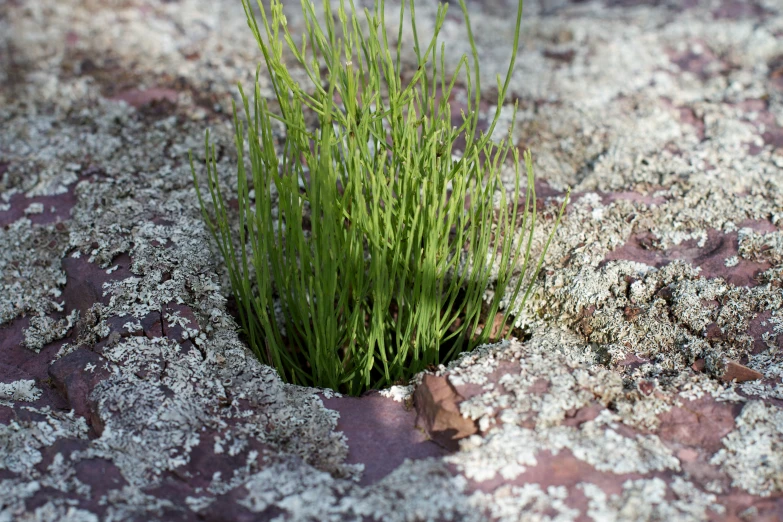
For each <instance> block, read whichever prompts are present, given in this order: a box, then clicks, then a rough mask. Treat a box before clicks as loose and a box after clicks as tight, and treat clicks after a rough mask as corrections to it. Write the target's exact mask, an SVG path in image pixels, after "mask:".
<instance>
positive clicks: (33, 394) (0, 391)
mask: <svg viewBox="0 0 783 522" xmlns="http://www.w3.org/2000/svg"><path fill="white" fill-rule="evenodd" d="M42 393H43V392H42V391H41V389H40V388H38V387H37V386H36V385H35V381H34V380H33V379H23V380H21V381H14V382H8V383H3V382H0V401H25V402H33V401H36V400H38V399H39V398H40V397H41V394H42Z"/></svg>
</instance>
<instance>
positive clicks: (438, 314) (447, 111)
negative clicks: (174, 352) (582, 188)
mask: <svg viewBox="0 0 783 522" xmlns="http://www.w3.org/2000/svg"><path fill="white" fill-rule="evenodd" d="M460 5H461V7H462V11H463V13H464V15H465V21H466V26H467V32H468V38H469V41H470V45H471V47H472V54H473V56H472V59H470V60H469V59H468V57H467V56H463V57H462V59H461V60H460V61H459V64H458V66H457V68H456V71H455V72H454V74H453V76H451V77H450V78H447V77H446V75H445V58H444V50H445V49H444V47H445V46H444V45H443V44H441V45H440V47H438V34H439V31H440V29H441V27H442V25H443V22H444V20H445V16H446V10H447V6H444V5H441V6H440V7H439V8H438V11H437V16H436V22H435V29H434V34H433V36H432V38H431V40H430V41H429V42H427V43H426V44H422V42H420V41H419V32H418V31H417V27H416V18H415V11H414V9H415V6H414V2H413V0H411V1H410V3H409V4H408V5H407V6H406V3H405V2H404V1H403V3H402V6H401V9H400V23H399V29H398V32H397V44H396V49H392V48H391V47H390V45H389V38H388V35H387V29H386V27H387V26H386V20H385V14H384V13H385V10H384V2H383V0H380V1H379V0H376V1H375V4H374V8H373V10H372V11H370V10H368V9H365V10H364V11H363V12H360V11H358V10H357V9H356V7H355V6H354V3H353V0H349V1H348V5H346V2H345V1H344V0H341V1H340V4H339V7H338V8H337V10H336V12H335V11H334V10H333V9H332V8H331V6H330V2H329V1H328V0H327V1H324V2H323V10H324V17H323V20H325V21H324V22H322V23H319V17H318V16H317V14H316V12H315V9H314V6H313V4H312V3H311V2H309V1H307V0H303V1H302V11H303V14H304V23H305V27H306V32H305V34H303V35H302V37H301V43H300V44H297V41H296V40H295V39H294V37H293V35H292V34H291V33H290V32H289V30H288V27H287V22H286V18H285V16H284V14H283V6H282V3H281V2H280V1H279V0H273V1H272V3H271V7H270V10H269V12H267V10H266V9H265V8H264V6H263V5H261V4H260V2H259V9H260V12H261V17H260V18H261V23H260V24H259V22H258V20H257V18H256V16H255V14H254V12H253V8H252V6H251V5H250V3H249V1H248V0H243V6H244V8H245V13H246V15H247V20H248V25H249V27H250V29H251V30H252V32H253V35H254V37H255V39H256V42H257V43H258V46H259V47H260V49H261V51H262V53H263V55H264V60H265V65H266V74H267V75H268V78H269V80H270V82H271V86H272V89H273V91H274V94H275V97H276V106H277V107H276V109H275V110H274V111H272V110H270V107H269V105H268V103H267V101H266V100H265V99H264V98H263V97H262V96H261V93H260V88H259V85H258V82H256V85H255V89H254V92H253V93H252V96H248V95H246V93H245V92H244V91H243V90H242V88H241V86H240V94H241V99H242V109H243V110H244V114H245V116H246V118H245V121H243V120H242V119H240V117H239V114H238V112H237V108H236V106H234V124H235V132H236V147H237V151H238V153H239V161H238V168H237V183H238V193H237V200H238V217H236V218H234V217H233V216H234V214H233V213H232V212H230V211H229V209H228V205H227V200H226V197H225V196H224V194H223V193H222V191H221V188H220V186H219V183H218V179H219V176H218V171H217V158H216V153H215V149H214V146H211V145H210V142H209V134H208V133H207V140H206V141H207V143H206V165H207V186H208V189H209V195H210V199H211V204H212V205H211V209H212V212H210V208H209V206H208V205H207V203H206V202H205V200H204V198H203V197H202V193H201V190H200V188H199V183H198V179H197V176H196V173H195V169H194V170H193V177H194V182H195V183H196V188H197V192H198V198H199V202H200V204H201V208H202V212H203V215H204V219H205V221H206V223H207V225H208V227H209V230H210V231H211V233H212V235H213V237H214V239H215V241H216V243H217V246H218V248H219V250H220V252H221V254H222V256H223V258H224V260H225V262H226V264H227V267H228V273H229V277H230V280H231V285H232V290H233V295H234V298H235V300H236V304H237V308H238V316H239V321H240V324H241V327H242V330H243V332H244V334H245V336H246V338H247V340H248V343H249V345H250V347H251V348H252V349H253V351H254V352H255V353H256V355H257V356H258V357H259V358H260V359H261V360H262V361H263V362H265V363H267V364H270V365H272V366H274V367H275V368H276V369H277V371H278V372H279V373H280V376H281V377H282V378H283V379H284V380H286V381H288V382H292V383H297V384H302V385H312V386H317V387H325V388H332V389H334V390H337V391H340V392H343V393H348V394H351V395H358V394H361V393H362V392H363V391H365V390H367V389H370V388H377V387H382V386H387V385H390V384H392V383H395V382H405V381H406V380H407V379H408V378H410V377H411V376H412V375H413V374H415V373H416V372H419V371H421V370H423V369H425V368H427V367H428V366H430V365H437V364H439V363H443V362H445V361H447V360H449V359H452V358H454V357H455V356H456V355H457V354H458V353H460V352H461V351H463V350H465V349H471V348H473V347H475V346H476V345H479V344H482V343H486V342H488V341H489V340H490V337H491V335H492V330H493V329H494V330H495V331H503V326H504V325H505V324H506V323H507V322H508V320H509V316H510V313H511V311H512V310H511V307H510V306H509V307H506V309H505V311H504V312H503V313H502V323H503V324H501V325H499V328H498V324H497V321H493V318H495V317H496V316H498V314H499V313H500V310H501V300H507V302H510V303H514V302H516V300H517V298H518V297H519V296H520V294H522V301H523V302H524V301H525V300H526V299H527V296H528V294H529V293H530V286H527V287H525V288H522V281H523V280H529V281H532V279H533V277H528V278H527V279H526V278H525V277H524V276H525V274H526V272H529V271H531V270H532V271H534V272H537V271H538V269H539V267H540V265H541V262H542V261H543V254H542V257H541V258H540V259H538V260H537V262H536V261H535V260H533V261H531V246H532V238H533V228H534V226H535V222H536V206H535V192H534V188H533V171H532V165H531V160H530V155H529V153H526V154H525V155H524V165H525V171H524V174H523V173H522V171H521V167H520V157H519V151H518V150H517V149H516V147H515V146H514V145H513V144H512V142H511V132H510V131H511V129H509V134H508V136H507V137H506V138H504V139H502V140H500V141H498V142H496V141H493V140H492V139H491V137H492V136H493V132H494V130H495V126H496V124H497V122H498V119H499V115H500V112H499V111H500V107H501V106H502V102H503V100H504V98H505V95H506V92H507V90H508V84H509V80H510V77H511V72H512V70H513V66H514V61H515V59H516V50H517V47H518V43H519V27H520V23H521V16H522V1H521V0H520V2H519V8H518V12H517V18H516V24H517V25H516V32H515V36H514V42H513V47H512V57H511V63H510V64H509V69H508V73H507V75H506V78H505V81H504V82H503V83H501V82H500V79H498V102H497V110H496V112H495V115H494V118H493V119H492V121H491V123H490V125H489V128H488V130H487V131H486V132H484V133H482V132H479V131H478V124H479V114H478V108H479V102H480V100H481V88H480V81H479V63H478V56H477V54H478V53H477V51H476V45H475V42H474V39H473V34H472V32H471V29H470V24H469V20H468V16H467V9H466V7H465V5H464V2H462V1H461V2H460ZM406 7H407V9H408V11H409V15H410V16H409V19H410V23H411V28H412V31H413V42H412V43H413V50H414V52H415V56H416V61H417V68H416V69H415V70H412V71H410V73H409V74H407V77H408V79H407V80H406V81H403V79H402V78H404V77H406V71H405V70H403V68H402V66H401V55H402V45H403V37H402V35H403V25H404V20H405V19H406V12H405V11H406ZM283 42H285V44H286V47H287V54H288V55H289V56H290V57H292V59H293V60H294V62H295V63H296V64H297V67H299V68H301V70H302V71H304V75H305V76H306V78H307V79H308V80H309V82H308V85H307V86H306V87H305V86H302V85H300V83H299V82H298V81H297V80H295V79H294V77H293V76H292V75H291V73H290V71H289V70H288V68H287V66H286V64H285V59H284V55H283V47H284V46H283ZM460 78H463V80H464V85H465V86H466V89H467V112H463V113H462V123H461V125H459V126H454V125H452V113H451V108H450V105H449V99H450V97H451V94H452V91H453V89H454V86H455V84H456V82H457V81H458V79H460ZM273 120H277V122H280V123H282V126H283V127H284V128H285V139H283V140H278V139H277V138H276V135H275V132H273V128H274V127H275V125H274V123H275V122H274V121H273ZM278 126H279V124H278ZM512 127H513V123H512ZM458 140H460V141H462V142H464V146H463V147H462V151H461V153H460V152H459V151H457V150H456V149H455V143H457V142H458ZM509 159H513V164H514V166H515V169H516V181H515V186H514V190H513V191H511V192H510V193H507V192H508V191H507V190H506V188H505V187H504V186H503V184H502V182H501V177H500V171H501V168H502V167H503V165H504V164H505V163H506V161H507V160H509ZM191 166H192V161H191ZM523 185H524V187H525V188H523ZM561 213H562V209H561ZM234 219H238V223H237V222H236V221H233V222H232V220H234ZM558 220H559V218H558ZM550 240H551V236H550ZM547 245H548V243H547ZM527 275H528V276H530V275H531V274H529V273H528V274H527ZM512 276H518V277H517V278H516V279H513V277H512ZM512 281H515V282H514V283H513V284H512ZM490 285H494V293H493V297H492V298H491V299H489V301H488V302H484V299H483V297H484V294H485V291H486V290H487V288H488V287H489V286H490ZM487 318H488V319H487ZM483 319H486V320H483ZM493 323H494V324H493Z"/></svg>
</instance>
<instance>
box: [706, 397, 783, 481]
mask: <svg viewBox="0 0 783 522" xmlns="http://www.w3.org/2000/svg"><path fill="white" fill-rule="evenodd" d="M736 423H737V429H736V430H734V431H732V432H731V433H729V434H728V435H726V437H724V438H723V440H722V443H723V448H722V449H721V450H719V451H718V452H717V453H716V454H715V455H714V456H713V457H712V459H710V463H711V464H715V465H717V466H720V468H721V469H723V470H724V471H725V472H726V473H728V475H729V476H730V477H731V478H732V485H733V486H736V487H738V488H742V489H744V490H745V491H747V492H749V493H751V494H753V495H761V496H769V495H771V494H773V493H777V492H780V491H781V490H783V411H781V410H780V409H779V408H777V407H776V406H772V405H767V404H764V403H763V402H761V401H758V400H755V401H749V402H748V403H747V404H746V405H745V407H744V408H743V409H742V413H741V414H740V415H739V417H737V419H736Z"/></svg>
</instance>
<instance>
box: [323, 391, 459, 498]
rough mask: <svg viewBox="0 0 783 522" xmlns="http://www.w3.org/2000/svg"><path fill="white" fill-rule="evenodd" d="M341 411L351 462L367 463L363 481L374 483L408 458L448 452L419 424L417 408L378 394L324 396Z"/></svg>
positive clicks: (341, 426)
mask: <svg viewBox="0 0 783 522" xmlns="http://www.w3.org/2000/svg"><path fill="white" fill-rule="evenodd" d="M322 400H323V403H324V406H326V407H327V408H329V409H331V410H337V411H338V412H340V419H339V420H338V421H337V430H338V431H342V432H343V433H344V434H345V436H346V437H347V439H348V447H349V448H350V450H349V453H348V459H347V462H348V463H349V464H357V463H361V464H364V473H363V474H362V478H361V482H360V483H361V484H374V483H375V482H377V481H379V480H380V479H382V478H383V477H385V476H386V475H388V474H389V473H391V472H392V471H393V470H394V469H395V468H397V467H398V466H399V465H400V464H402V462H403V461H404V460H405V459H421V458H426V457H438V456H441V455H444V454H446V453H447V452H446V451H445V450H444V449H443V448H442V447H441V446H439V445H438V444H436V443H434V442H432V441H431V440H429V438H428V437H427V435H426V434H425V433H424V432H422V431H421V430H419V429H418V428H417V427H416V411H415V410H413V409H410V408H406V406H405V405H404V404H403V403H400V402H395V401H394V400H393V399H391V398H387V397H383V396H381V395H379V394H378V393H370V394H368V395H364V396H362V397H334V398H331V399H327V398H323V399H322Z"/></svg>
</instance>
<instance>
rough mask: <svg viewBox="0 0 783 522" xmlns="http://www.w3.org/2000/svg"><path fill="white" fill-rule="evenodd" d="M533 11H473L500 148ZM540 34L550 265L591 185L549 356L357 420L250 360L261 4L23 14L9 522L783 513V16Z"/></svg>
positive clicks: (544, 292)
mask: <svg viewBox="0 0 783 522" xmlns="http://www.w3.org/2000/svg"><path fill="white" fill-rule="evenodd" d="M284 4H285V6H284V8H285V10H286V16H287V19H288V24H289V28H290V29H291V31H292V33H293V34H300V33H301V31H302V29H303V27H304V26H303V23H302V17H301V15H299V14H297V5H296V2H293V3H290V5H289V3H287V2H286V3H284ZM513 4H514V2H512V1H511V0H482V1H481V2H478V1H476V2H468V8H469V9H470V12H471V15H472V27H473V31H474V34H475V35H476V39H477V45H478V52H479V56H480V60H481V71H482V86H484V88H485V92H484V96H483V99H482V100H481V104H480V108H481V111H482V114H481V116H480V123H479V128H480V130H484V129H486V128H488V124H489V121H490V116H491V109H492V107H493V104H494V103H495V102H496V96H495V94H494V93H493V88H494V82H495V76H496V75H497V74H504V73H505V69H506V66H507V62H506V60H507V58H508V56H507V54H508V42H509V41H510V40H511V37H512V36H513V33H512V32H511V30H512V28H511V21H510V19H509V16H508V14H509V13H510V12H512V11H513V9H514V7H515V6H514V5H513ZM362 5H367V3H366V2H365V3H364V4H362ZM387 7H388V9H389V12H388V13H387V21H389V22H390V23H391V25H394V24H393V18H394V16H396V13H397V12H398V9H399V2H398V1H391V0H389V2H387ZM455 7H456V4H455V3H454V2H451V6H450V10H449V14H448V16H447V18H446V23H445V26H444V28H443V31H442V33H441V34H442V36H443V38H444V41H445V42H446V43H447V52H448V53H449V56H448V57H447V62H446V66H447V68H452V69H453V68H454V67H455V66H456V63H457V60H458V58H459V54H460V53H462V52H469V51H470V49H469V46H468V43H467V39H466V38H465V33H464V23H463V22H462V18H461V15H460V13H459V9H455ZM525 10H526V12H525V17H524V21H523V30H522V39H523V41H522V45H521V47H520V54H519V57H518V60H517V64H516V69H515V73H514V75H513V77H512V80H511V83H510V90H511V92H510V99H509V102H508V103H506V105H505V106H504V108H503V110H502V112H501V118H500V121H499V122H498V128H499V129H502V130H505V129H506V128H507V125H508V124H509V123H510V121H511V116H513V115H514V114H513V110H514V109H513V107H512V104H511V100H512V99H513V101H514V102H516V103H518V109H517V113H516V122H517V127H516V129H515V130H514V133H513V135H512V139H513V140H514V143H516V144H518V145H519V146H521V147H530V148H531V149H532V153H533V159H534V167H535V170H536V174H537V179H536V185H535V186H536V190H537V193H538V195H539V200H538V201H537V204H536V210H537V212H538V214H537V223H538V225H539V227H538V230H537V231H536V234H535V237H534V239H535V242H534V243H535V247H534V251H533V255H536V254H537V252H540V248H541V246H542V245H543V244H544V242H545V240H546V237H547V234H548V233H549V231H550V230H551V227H552V224H553V222H554V216H555V212H556V210H557V209H558V208H559V204H560V203H561V201H562V197H563V196H564V194H565V191H566V189H567V188H571V189H572V197H571V200H570V202H569V205H568V209H567V213H566V215H565V216H564V218H563V221H562V222H561V225H560V228H559V229H558V232H557V234H556V235H555V237H554V238H553V241H552V243H551V245H550V249H549V253H548V256H547V258H546V260H545V262H544V264H543V266H542V270H541V272H540V274H539V276H538V277H537V278H536V279H535V280H534V285H533V289H532V292H531V297H530V300H529V301H528V305H527V307H526V308H525V309H524V310H523V311H521V313H520V315H519V317H518V318H517V319H518V320H519V321H520V323H524V326H525V329H524V330H515V332H521V331H524V333H525V340H524V342H512V343H507V344H502V345H496V346H487V347H482V348H480V349H479V350H477V351H476V352H475V353H472V354H466V355H464V356H463V357H462V358H461V359H460V360H459V361H456V362H453V363H451V364H449V365H448V366H444V367H438V368H433V369H431V370H430V371H428V372H425V373H424V374H420V375H419V376H417V377H416V379H414V381H413V382H412V383H411V384H410V387H407V386H400V387H394V388H392V389H391V390H386V391H383V393H382V394H370V395H367V396H365V397H361V398H345V397H336V396H333V395H332V394H330V393H329V392H326V391H324V390H312V389H305V388H301V387H296V386H290V385H286V384H284V383H282V382H280V380H279V379H278V378H277V376H276V374H275V373H274V372H273V371H271V370H270V369H269V368H267V367H265V366H262V365H261V364H259V363H258V361H256V360H255V359H254V358H253V356H252V354H250V353H249V351H248V350H247V349H246V347H245V346H244V345H243V343H242V342H241V338H240V337H239V336H238V335H237V331H236V322H235V320H234V319H233V318H232V317H231V315H230V313H229V312H230V308H229V307H228V306H227V303H226V295H227V294H228V286H227V278H226V273H225V269H224V267H223V266H222V264H221V262H220V261H219V260H218V259H217V258H216V257H215V256H214V255H213V253H212V252H211V250H210V248H209V246H210V245H211V239H210V237H209V235H208V233H207V232H206V230H205V229H204V226H203V223H202V220H201V215H200V211H199V208H198V205H197V202H196V198H195V192H194V190H193V187H192V179H191V173H190V169H189V166H188V162H187V153H188V151H189V150H193V151H194V159H195V162H196V165H197V166H198V165H199V164H200V162H201V160H202V159H203V157H202V153H201V147H202V146H203V137H204V130H205V128H207V127H209V128H210V129H211V136H212V138H213V139H214V140H215V144H216V147H217V150H218V151H219V158H220V159H219V164H218V167H219V172H220V179H221V184H222V186H224V187H225V188H226V191H227V192H226V193H227V194H228V193H230V192H231V191H232V187H233V186H234V185H233V184H234V183H235V175H236V170H235V168H236V159H237V158H236V153H235V151H234V142H233V136H232V134H231V133H232V126H231V122H230V118H229V117H228V115H229V114H230V110H231V101H232V97H233V96H234V94H235V92H236V82H237V81H241V82H242V83H243V85H245V86H246V87H247V86H248V85H250V82H251V81H252V78H253V76H254V73H255V67H256V65H257V63H258V61H259V60H260V53H259V51H258V49H257V48H256V47H255V46H254V45H251V44H252V40H251V37H250V34H249V32H248V29H247V24H246V21H245V20H244V14H243V12H242V9H241V6H240V5H239V4H238V3H237V2H235V1H234V0H225V1H223V0H221V1H216V2H213V1H207V0H181V1H179V2H168V1H149V2H140V1H136V0H130V1H127V2H120V3H117V2H99V1H96V0H89V1H86V2H75V1H66V2H54V1H49V0H47V1H42V2H36V3H33V2H28V1H13V2H6V3H5V4H3V7H2V11H3V14H2V16H0V128H2V132H0V361H1V362H0V394H2V395H0V397H2V398H0V450H1V451H0V519H9V520H17V519H18V520H25V521H32V520H36V521H60V520H96V517H97V519H99V520H138V521H157V520H194V521H195V520H232V521H233V520H296V521H318V522H321V521H344V520H347V521H359V520H361V521H362V522H364V521H368V520H391V521H401V522H402V521H406V522H407V521H410V520H460V521H468V522H472V521H475V522H478V521H484V520H496V521H502V522H506V521H509V522H511V521H514V522H516V521H529V520H536V521H545V520H557V521H558V522H561V521H568V520H580V521H581V520H629V521H630V520H678V521H679V520H683V521H691V520H731V521H737V520H769V521H772V520H779V519H781V518H783V482H781V477H782V476H783V463H781V459H780V454H781V451H780V448H781V447H783V435H781V434H783V424H781V422H783V421H781V412H780V408H781V405H783V381H782V379H783V355H781V350H780V348H781V347H782V346H783V345H782V344H781V343H783V326H781V325H783V295H782V294H781V288H783V279H782V278H783V265H782V264H781V263H783V246H782V245H783V243H781V237H783V213H782V212H781V208H783V191H781V188H780V187H781V183H780V179H781V169H783V121H782V120H781V119H780V116H779V115H780V114H782V113H783V72H781V71H783V59H782V58H781V57H783V11H781V5H780V3H779V2H776V1H771V0H753V1H748V2H742V1H736V0H688V1H683V2H671V1H658V0H588V1H574V2H570V1H567V0H562V1H561V0H555V1H535V0H533V1H530V2H526V5H525ZM416 11H417V15H418V16H419V18H420V30H421V31H422V32H425V33H426V32H427V31H429V30H431V28H432V20H433V18H434V13H435V3H431V2H418V3H417V9H416ZM390 29H391V30H390V31H389V35H390V36H391V37H392V40H394V39H396V27H390ZM411 41H412V33H411V32H410V29H409V28H406V29H405V31H404V33H403V49H404V51H405V52H404V53H403V54H404V56H403V63H404V64H406V67H408V70H409V71H412V70H414V69H415V67H416V65H415V63H414V60H413V59H412V58H411V57H412V53H410V52H409V51H410V48H409V47H408V45H409V43H410V42H411ZM393 43H396V42H393ZM260 82H261V85H260V88H261V92H262V95H263V96H266V97H269V96H271V91H270V84H269V81H268V78H266V77H265V76H264V75H262V76H261V77H260ZM465 94H466V86H465V85H464V80H460V81H458V85H457V87H456V88H455V90H454V91H453V93H452V97H451V99H450V100H449V101H450V103H451V104H452V109H454V110H455V118H454V120H455V122H456V123H457V124H459V123H460V121H459V117H458V112H459V109H460V107H464V96H465ZM509 172H510V170H509ZM197 175H199V176H201V175H203V173H202V172H201V171H200V170H198V171H197ZM506 181H507V182H508V184H509V187H510V186H511V185H512V183H513V180H512V179H511V177H509V178H508V179H507V180H506ZM36 350H37V351H36ZM727 361H729V362H727ZM413 403H415V409H411V408H410V405H411V404H413ZM417 416H418V417H419V424H420V427H419V428H417V427H416V417H417ZM428 433H429V434H428ZM455 435H456V437H455ZM428 439H429V440H428ZM434 440H440V442H441V444H444V445H446V446H448V448H449V449H448V450H447V449H446V448H444V447H442V446H440V445H438V444H436V443H435V442H434Z"/></svg>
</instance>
